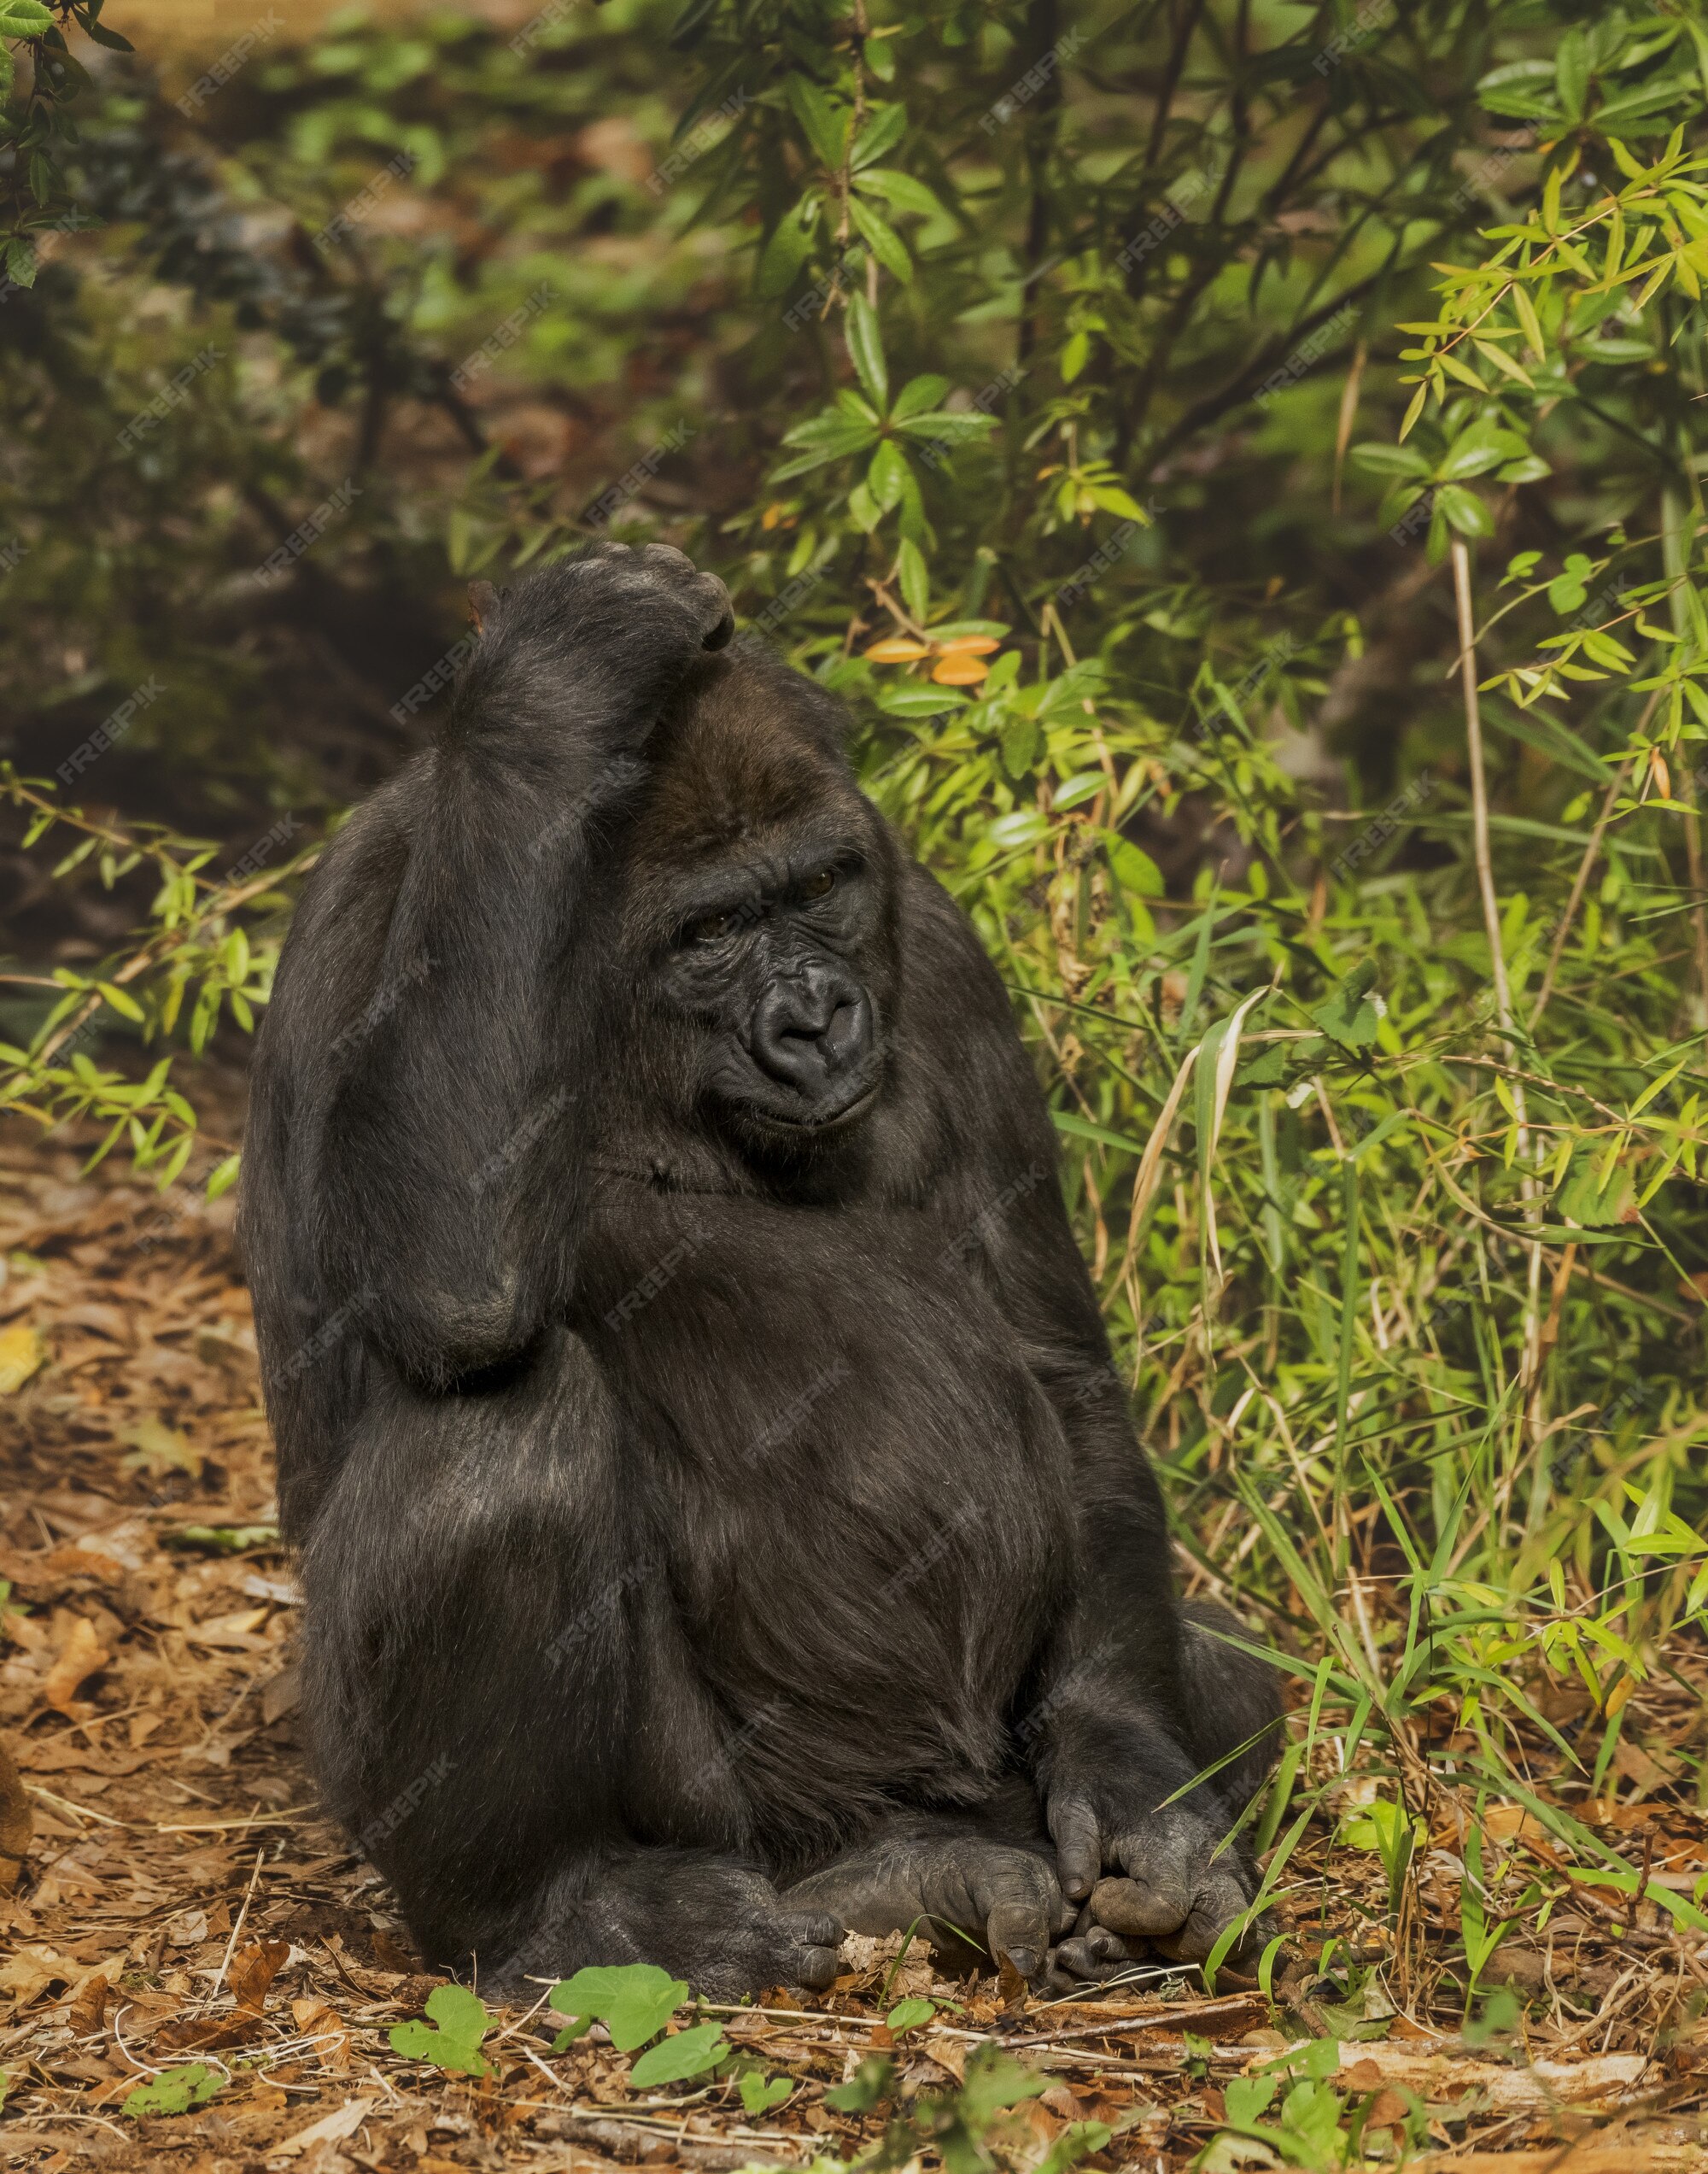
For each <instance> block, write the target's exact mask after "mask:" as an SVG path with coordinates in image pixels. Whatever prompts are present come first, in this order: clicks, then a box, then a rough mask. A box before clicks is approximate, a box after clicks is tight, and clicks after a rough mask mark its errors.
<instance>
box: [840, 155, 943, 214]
mask: <svg viewBox="0 0 1708 2174" xmlns="http://www.w3.org/2000/svg"><path fill="white" fill-rule="evenodd" d="M856 185H857V187H859V188H862V189H869V190H872V191H873V192H874V194H875V195H877V196H881V197H882V198H883V199H884V201H885V202H886V203H888V204H890V205H892V207H893V208H894V209H896V210H897V211H910V212H916V213H917V214H919V216H920V217H921V219H946V218H947V217H948V216H949V214H948V212H947V211H946V210H945V208H944V205H943V202H942V199H941V198H940V197H939V196H934V195H933V193H932V191H931V190H929V189H927V187H926V185H925V184H924V182H922V181H917V180H915V179H914V177H913V175H912V174H910V173H902V172H901V171H900V170H899V168H898V167H892V166H870V167H867V168H866V170H865V172H864V173H862V174H859V175H858V176H857V178H856Z"/></svg>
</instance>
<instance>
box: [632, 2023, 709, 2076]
mask: <svg viewBox="0 0 1708 2174" xmlns="http://www.w3.org/2000/svg"><path fill="white" fill-rule="evenodd" d="M611 2038H612V2042H613V2043H615V2042H616V2033H615V2032H614V2031H613V2032H612V2034H611ZM728 2051H729V2043H728V2040H727V2039H726V2038H725V2037H724V2035H723V2026H722V2024H718V2023H697V2024H695V2025H694V2026H693V2029H692V2030H679V2031H678V2032H677V2033H676V2036H675V2037H674V2038H661V2039H660V2040H659V2041H658V2044H657V2045H656V2046H652V2047H649V2048H647V2050H646V2052H645V2053H644V2054H641V2056H640V2060H637V2061H636V2062H635V2066H634V2067H633V2068H631V2069H630V2070H629V2082H630V2083H632V2084H633V2085H634V2087H635V2089H636V2090H637V2091H644V2090H648V2089H651V2087H652V2085H653V2084H655V2083H680V2082H681V2080H682V2078H683V2077H687V2076H704V2075H705V2072H706V2071H707V2070H708V2069H709V2068H716V2067H717V2064H718V2063H719V2061H721V2060H722V2059H723V2056H724V2055H725V2054H727V2053H728Z"/></svg>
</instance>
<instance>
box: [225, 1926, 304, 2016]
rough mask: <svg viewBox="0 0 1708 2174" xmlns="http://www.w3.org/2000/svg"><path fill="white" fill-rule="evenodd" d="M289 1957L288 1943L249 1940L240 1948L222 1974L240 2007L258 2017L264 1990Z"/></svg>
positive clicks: (264, 1999)
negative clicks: (224, 1973)
mask: <svg viewBox="0 0 1708 2174" xmlns="http://www.w3.org/2000/svg"><path fill="white" fill-rule="evenodd" d="M288 1960H290V1942H289V1941H288V1940H252V1941H250V1942H249V1944H248V1946H247V1947H243V1948H239V1949H238V1950H237V1954H235V1955H233V1956H232V1958H231V1969H230V1970H229V1971H228V1972H226V1983H227V1984H229V1985H230V1987H231V1991H232V1993H233V1994H234V1995H236V1997H237V2006H238V2007H240V2008H248V2009H249V2010H250V2011H251V2013H254V2014H255V2015H259V2014H260V2012H261V2008H262V2007H263V2005H264V2004H265V2002H266V1990H267V1988H268V1986H269V1985H271V1984H272V1982H273V1980H274V1978H277V1977H278V1973H279V1972H280V1971H281V1970H283V1969H284V1966H285V1964H286V1962H287V1961H288Z"/></svg>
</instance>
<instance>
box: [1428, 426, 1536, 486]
mask: <svg viewBox="0 0 1708 2174" xmlns="http://www.w3.org/2000/svg"><path fill="white" fill-rule="evenodd" d="M1529 452H1530V448H1529V446H1527V445H1526V444H1525V443H1524V440H1523V438H1521V437H1519V436H1518V432H1517V431H1506V430H1502V429H1501V428H1500V425H1498V424H1490V423H1477V424H1473V425H1472V426H1471V429H1470V430H1468V431H1465V432H1464V433H1463V435H1462V436H1460V437H1457V438H1455V439H1454V442H1453V444H1452V446H1451V447H1450V448H1449V449H1448V453H1447V454H1446V456H1445V458H1444V459H1443V460H1442V464H1441V466H1439V467H1438V468H1437V469H1436V478H1438V480H1439V481H1441V482H1442V483H1463V482H1464V481H1465V479H1466V478H1468V477H1471V476H1480V475H1482V474H1483V473H1484V472H1486V471H1487V470H1488V469H1490V468H1498V467H1499V466H1500V463H1501V462H1502V461H1503V460H1521V459H1522V458H1524V455H1525V454H1528V453H1529Z"/></svg>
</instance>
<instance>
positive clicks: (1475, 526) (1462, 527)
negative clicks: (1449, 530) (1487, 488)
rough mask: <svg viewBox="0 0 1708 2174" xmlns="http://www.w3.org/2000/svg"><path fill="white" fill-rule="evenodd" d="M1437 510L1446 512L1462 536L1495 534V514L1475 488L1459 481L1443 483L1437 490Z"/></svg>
mask: <svg viewBox="0 0 1708 2174" xmlns="http://www.w3.org/2000/svg"><path fill="white" fill-rule="evenodd" d="M1436 512H1437V513H1444V514H1445V515H1446V516H1447V518H1448V520H1449V521H1450V522H1451V523H1452V524H1453V525H1454V528H1456V529H1457V530H1459V534H1460V535H1461V536H1493V535H1494V533H1495V516H1494V515H1493V514H1492V513H1490V512H1489V508H1488V507H1486V506H1485V505H1484V504H1483V501H1482V500H1481V499H1480V498H1479V497H1478V496H1477V493H1476V492H1475V491H1474V490H1465V489H1462V488H1461V487H1460V486H1459V484H1458V483H1442V485H1441V486H1440V488H1439V489H1437V490H1436Z"/></svg>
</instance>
